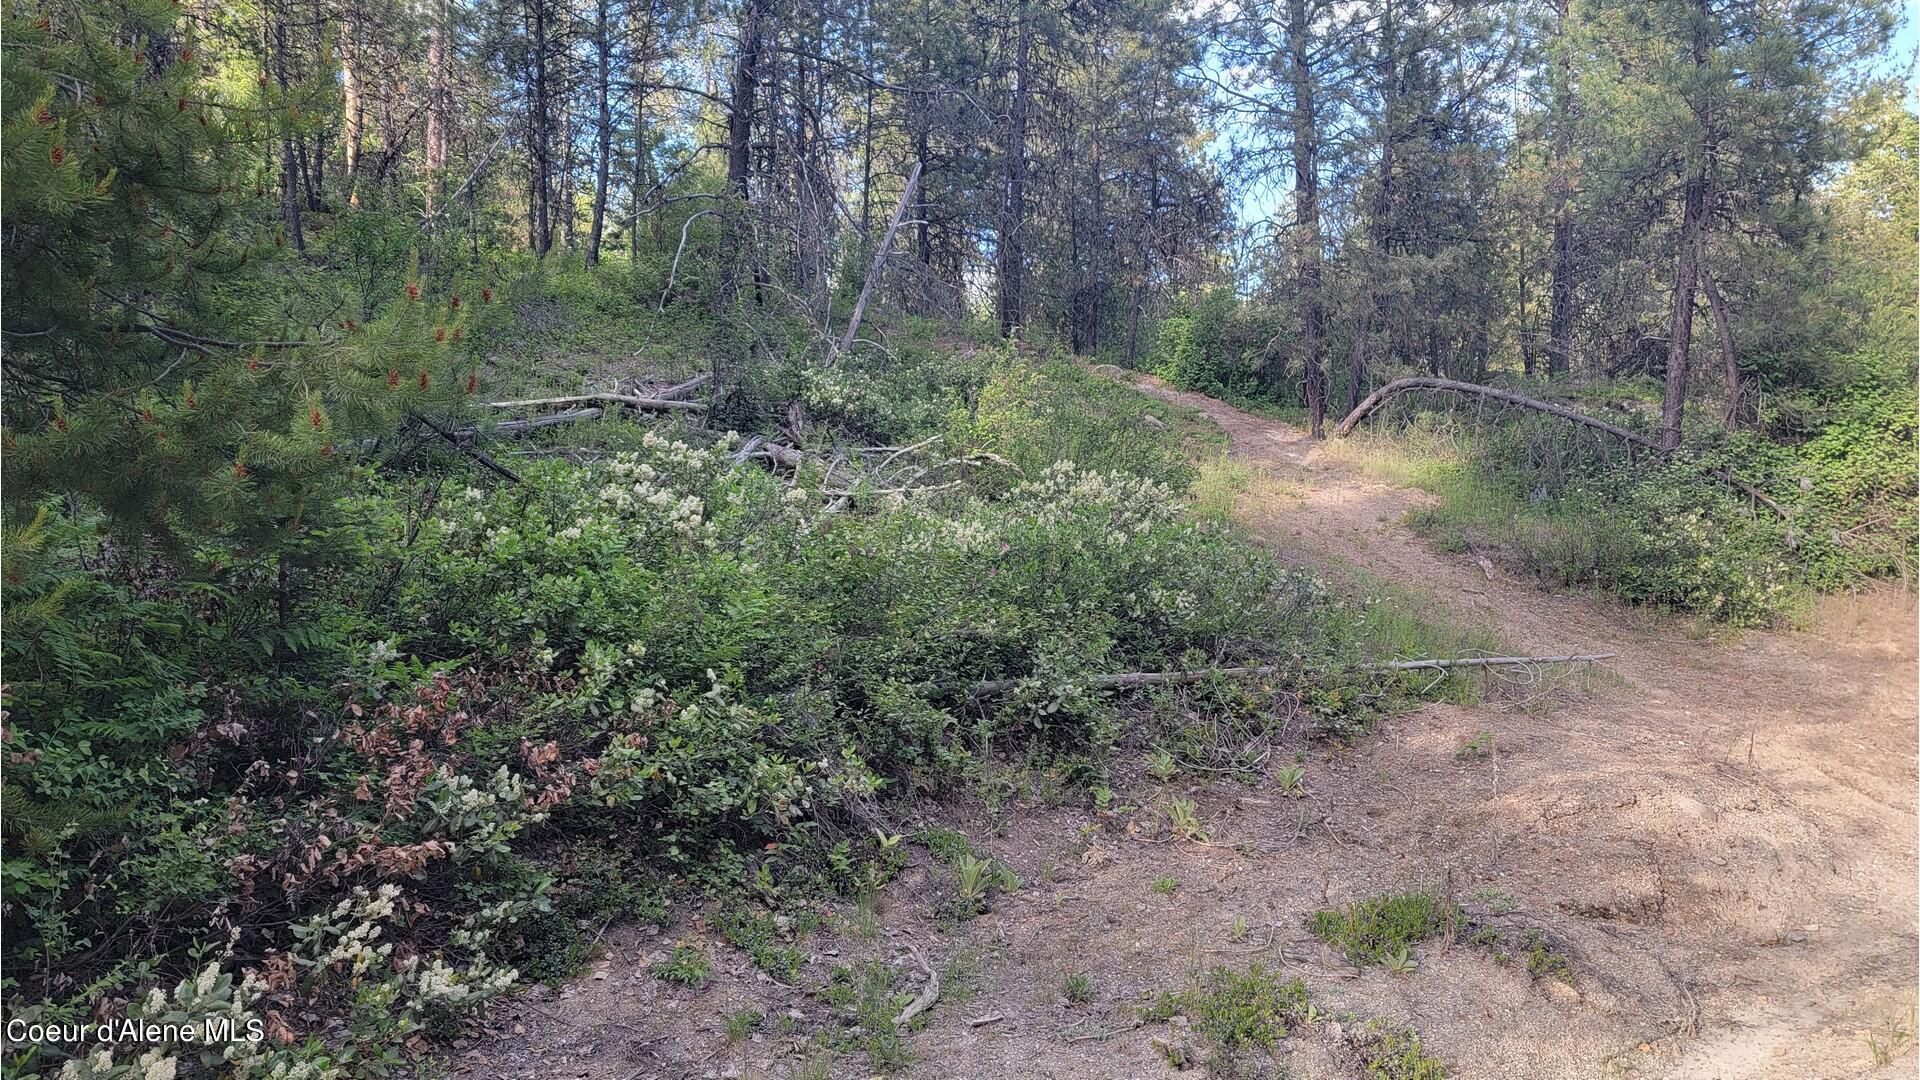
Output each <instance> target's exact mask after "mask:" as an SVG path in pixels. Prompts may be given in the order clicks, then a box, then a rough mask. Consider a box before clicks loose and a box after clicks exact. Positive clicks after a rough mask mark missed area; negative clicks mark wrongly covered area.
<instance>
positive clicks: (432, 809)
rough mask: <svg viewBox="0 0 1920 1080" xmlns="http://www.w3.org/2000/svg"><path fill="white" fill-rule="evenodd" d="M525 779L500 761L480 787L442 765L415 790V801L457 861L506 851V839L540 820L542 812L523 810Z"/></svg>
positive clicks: (510, 838)
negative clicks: (448, 841)
mask: <svg viewBox="0 0 1920 1080" xmlns="http://www.w3.org/2000/svg"><path fill="white" fill-rule="evenodd" d="M526 794H527V782H526V778H525V777H522V776H521V775H520V774H518V773H515V772H512V771H509V770H508V768H507V767H506V766H505V765H502V766H500V767H499V768H498V769H496V770H494V772H493V773H492V775H490V776H488V777H487V779H486V783H485V784H484V785H483V784H481V783H478V782H476V781H475V780H474V779H473V777H471V776H467V775H465V774H464V773H457V772H454V771H452V770H451V769H449V768H447V767H446V766H444V765H442V766H440V767H439V768H438V769H436V770H435V771H434V774H433V776H432V777H430V778H428V780H427V783H426V786H425V787H423V788H422V789H421V792H420V805H421V806H424V807H425V808H426V809H427V811H428V813H429V814H431V815H432V816H433V818H434V821H433V825H434V826H437V827H438V829H439V830H440V831H443V832H444V833H445V834H446V835H447V836H449V837H451V838H452V839H453V841H454V844H455V847H454V850H455V854H456V857H458V858H460V859H461V860H462V861H465V860H467V859H470V858H472V857H474V856H476V855H479V854H481V853H483V852H495V853H501V852H505V851H506V849H507V845H508V843H509V842H511V841H512V840H513V838H514V837H515V836H517V835H519V833H520V831H521V830H522V829H524V828H525V827H526V826H527V825H528V824H533V823H537V822H541V821H545V820H546V818H547V815H546V813H545V812H544V811H530V810H527V809H526V806H525V802H526Z"/></svg>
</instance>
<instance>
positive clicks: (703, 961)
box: [653, 941, 713, 987]
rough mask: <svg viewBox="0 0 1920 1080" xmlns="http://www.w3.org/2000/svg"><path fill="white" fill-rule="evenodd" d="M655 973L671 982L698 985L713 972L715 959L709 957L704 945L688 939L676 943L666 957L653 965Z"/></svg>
mask: <svg viewBox="0 0 1920 1080" xmlns="http://www.w3.org/2000/svg"><path fill="white" fill-rule="evenodd" d="M653 973H654V975H656V976H658V977H659V978H661V979H664V980H666V981H667V982H670V983H679V984H680V985H681V986H687V987H696V986H700V985H702V984H704V983H705V982H706V981H707V979H708V977H709V976H711V975H712V974H713V961H712V960H710V959H708V957H707V950H706V947H705V946H704V945H701V944H700V943H699V942H697V941H686V942H681V943H680V944H677V945H675V946H674V947H673V951H672V952H670V953H668V954H667V958H666V959H664V960H662V961H660V962H659V963H657V964H655V965H653Z"/></svg>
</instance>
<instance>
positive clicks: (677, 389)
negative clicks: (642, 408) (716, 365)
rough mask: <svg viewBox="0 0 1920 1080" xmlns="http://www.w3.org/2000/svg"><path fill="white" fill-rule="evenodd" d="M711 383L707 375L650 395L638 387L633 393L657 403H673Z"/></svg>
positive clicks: (711, 379)
mask: <svg viewBox="0 0 1920 1080" xmlns="http://www.w3.org/2000/svg"><path fill="white" fill-rule="evenodd" d="M712 381H713V375H712V374H711V373H708V374H706V375H695V376H694V377H693V378H691V379H688V380H687V381H686V382H683V383H675V384H673V385H672V386H669V387H667V388H666V389H665V390H655V391H654V392H653V393H651V394H649V393H646V392H645V390H644V388H643V387H638V386H636V387H634V392H635V393H637V394H639V395H640V396H641V397H645V398H654V399H656V400H659V401H674V400H677V399H679V398H683V397H686V396H687V395H688V394H691V393H693V392H694V391H695V390H698V389H700V388H701V387H703V386H705V385H707V384H708V383H710V382H712Z"/></svg>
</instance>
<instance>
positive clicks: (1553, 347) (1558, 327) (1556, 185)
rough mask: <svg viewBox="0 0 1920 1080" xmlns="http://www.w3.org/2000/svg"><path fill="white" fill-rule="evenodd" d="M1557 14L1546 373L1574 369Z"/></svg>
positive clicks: (1565, 66)
mask: <svg viewBox="0 0 1920 1080" xmlns="http://www.w3.org/2000/svg"><path fill="white" fill-rule="evenodd" d="M1554 10H1555V11H1556V12H1557V13H1558V14H1559V17H1560V21H1559V30H1558V35H1557V36H1558V40H1557V41H1556V42H1555V48H1556V49H1557V50H1558V52H1559V56H1558V57H1556V58H1555V60H1554V83H1553V96H1552V104H1551V108H1552V111H1553V117H1552V123H1553V173H1552V177H1551V179H1550V180H1549V181H1548V184H1549V190H1548V196H1549V201H1550V202H1551V204H1552V207H1553V250H1552V252H1551V256H1550V257H1551V260H1552V262H1551V267H1552V269H1551V270H1550V271H1549V274H1550V278H1549V281H1548V284H1547V293H1548V303H1549V305H1550V311H1549V314H1548V316H1547V373H1548V374H1549V375H1560V374H1564V373H1566V372H1568V371H1570V370H1572V368H1573V210H1572V204H1573V178H1572V175H1571V173H1572V169H1573V56H1572V50H1571V48H1570V47H1569V46H1568V44H1567V40H1566V36H1567V12H1568V0H1555V3H1554Z"/></svg>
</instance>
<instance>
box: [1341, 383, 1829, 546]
mask: <svg viewBox="0 0 1920 1080" xmlns="http://www.w3.org/2000/svg"><path fill="white" fill-rule="evenodd" d="M1409 390H1439V391H1444V392H1446V393H1451V394H1472V395H1474V396H1476V397H1483V398H1487V399H1489V400H1492V401H1498V402H1501V403H1503V404H1506V405H1513V406H1516V407H1518V408H1522V409H1531V410H1533V411H1534V412H1541V413H1546V414H1547V415H1548V416H1557V417H1559V418H1560V419H1562V420H1566V421H1569V422H1571V423H1575V424H1580V425H1582V426H1584V427H1590V428H1593V429H1594V430H1596V431H1604V432H1606V433H1607V434H1609V435H1612V436H1613V437H1614V438H1616V439H1620V440H1622V441H1623V442H1627V443H1631V444H1632V445H1634V446H1638V447H1640V448H1641V449H1643V450H1650V451H1652V452H1653V453H1655V454H1657V455H1659V456H1660V457H1663V458H1664V457H1667V456H1668V453H1669V452H1668V451H1666V450H1662V449H1661V448H1660V444H1659V443H1656V442H1654V441H1653V440H1652V439H1649V438H1647V437H1646V436H1645V435H1642V434H1640V433H1639V432H1637V431H1629V430H1627V429H1626V428H1623V427H1621V426H1620V425H1618V424H1610V423H1608V422H1607V421H1605V420H1602V419H1600V418H1598V417H1594V416H1588V415H1587V414H1586V413H1583V412H1576V411H1575V410H1573V409H1569V408H1567V407H1566V406H1565V405H1556V404H1554V403H1553V402H1551V401H1541V400H1540V399H1538V398H1530V397H1527V396H1526V395H1525V394H1516V393H1514V392H1513V391H1511V390H1502V389H1500V388H1499V387H1496V386H1482V385H1480V384H1479V383H1470V382H1461V381H1460V380H1458V379H1442V378H1438V377H1435V376H1427V375H1418V376H1412V377H1409V378H1405V379H1395V380H1393V381H1392V382H1390V383H1388V384H1386V385H1385V386H1382V387H1380V388H1379V389H1377V390H1375V391H1374V392H1373V393H1371V394H1368V395H1367V396H1366V398H1365V399H1364V400H1362V401H1361V402H1360V404H1358V405H1356V406H1354V408H1353V411H1352V412H1350V413H1348V414H1347V416H1346V419H1344V420H1342V421H1340V423H1339V424H1337V425H1335V426H1334V429H1333V437H1334V438H1336V439H1338V438H1341V437H1343V436H1346V435H1350V434H1352V433H1353V429H1354V428H1355V427H1357V426H1358V425H1359V423H1360V421H1362V420H1365V419H1366V418H1367V417H1368V416H1369V415H1370V414H1371V413H1373V411H1374V410H1375V409H1378V408H1379V407H1380V406H1381V405H1383V404H1385V403H1386V401H1387V400H1388V399H1389V398H1392V397H1394V396H1396V395H1399V394H1404V393H1406V392H1407V391H1409ZM1714 476H1716V477H1717V478H1718V479H1720V480H1721V481H1722V482H1724V483H1725V484H1726V485H1727V486H1728V487H1731V488H1734V489H1736V490H1738V491H1740V492H1741V493H1742V494H1745V495H1748V496H1750V497H1751V498H1752V499H1753V500H1754V501H1755V502H1758V503H1762V504H1764V505H1765V506H1766V507H1767V508H1768V509H1769V510H1772V511H1773V512H1774V513H1776V514H1779V515H1780V516H1781V517H1789V516H1791V515H1789V514H1788V513H1787V508H1786V507H1784V506H1782V505H1780V504H1779V503H1778V502H1776V501H1774V500H1773V499H1772V498H1769V497H1768V496H1767V494H1766V492H1763V491H1761V490H1760V489H1759V488H1756V487H1754V486H1753V485H1752V484H1749V483H1747V482H1746V481H1744V480H1741V479H1740V478H1739V477H1737V476H1734V475H1733V473H1732V472H1731V471H1730V470H1726V469H1722V470H1720V471H1719V472H1716V473H1715V474H1714Z"/></svg>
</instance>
